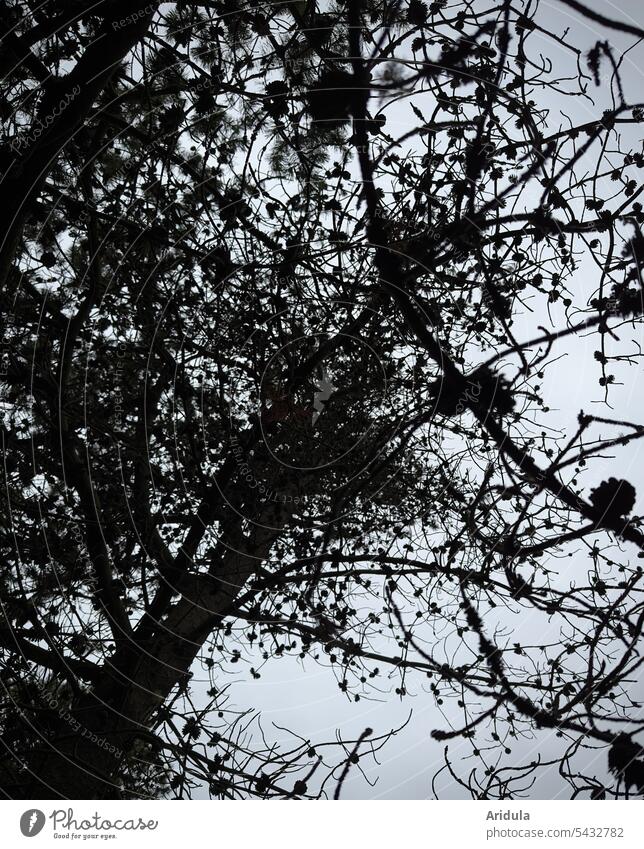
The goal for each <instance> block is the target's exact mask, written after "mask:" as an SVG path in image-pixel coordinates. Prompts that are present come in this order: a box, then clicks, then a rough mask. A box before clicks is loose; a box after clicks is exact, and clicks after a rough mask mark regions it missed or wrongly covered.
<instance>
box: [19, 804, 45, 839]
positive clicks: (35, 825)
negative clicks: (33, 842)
mask: <svg viewBox="0 0 644 849" xmlns="http://www.w3.org/2000/svg"><path fill="white" fill-rule="evenodd" d="M44 824H45V815H44V814H43V812H42V811H39V810H38V808H31V809H30V810H28V811H25V812H24V814H23V815H22V816H21V817H20V831H21V832H22V833H23V834H24V836H25V837H35V836H36V835H37V834H40V832H41V831H42V829H43V826H44Z"/></svg>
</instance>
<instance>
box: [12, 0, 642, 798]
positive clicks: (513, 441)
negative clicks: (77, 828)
mask: <svg viewBox="0 0 644 849" xmlns="http://www.w3.org/2000/svg"><path fill="white" fill-rule="evenodd" d="M560 5H561V6H562V8H563V7H564V6H565V7H568V11H569V13H570V16H571V20H575V21H577V23H578V24H579V27H580V30H579V31H580V32H583V38H579V37H578V36H576V35H575V34H573V33H571V32H568V31H566V32H563V33H562V32H559V31H555V30H554V29H553V28H552V25H551V22H550V20H549V15H548V10H547V9H545V8H541V7H540V4H539V3H538V2H536V0H517V2H514V3H511V2H510V0H491V2H486V3H483V2H481V3H477V2H465V0H462V2H461V1H460V0H459V2H451V3H448V2H447V0H435V2H427V3H425V2H419V0H410V2H392V3H389V2H380V0H347V2H344V0H341V2H329V3H324V4H323V3H318V4H316V3H315V2H309V3H307V4H302V3H296V4H289V3H275V4H269V5H265V4H260V3H256V2H249V3H246V2H242V0H221V2H219V0H212V2H194V3H193V2H176V3H163V4H159V3H155V2H150V3H148V4H147V5H143V4H141V6H140V7H138V6H137V4H132V3H131V2H121V0H103V2H98V3H83V2H76V0H74V2H69V0H67V2H53V0H52V2H44V3H41V2H31V0H15V2H3V3H0V22H1V33H2V44H3V54H2V74H3V99H2V112H3V121H4V129H3V134H2V139H1V147H0V168H1V171H2V178H1V179H2V190H3V192H2V197H3V200H2V205H1V206H0V240H1V247H0V285H1V287H2V307H3V309H2V374H1V375H0V378H1V383H0V387H1V389H2V411H3V421H2V452H3V463H4V469H3V471H4V485H3V487H2V496H1V497H2V513H1V518H0V546H1V547H2V567H1V572H0V575H1V582H2V583H1V589H0V592H1V596H0V598H1V619H0V658H1V662H2V689H1V696H0V728H1V730H2V737H1V742H2V747H1V749H0V788H1V789H2V792H3V793H4V795H5V796H7V797H10V798H131V797H139V796H151V797H163V796H171V797H189V796H190V795H191V794H193V793H194V792H195V788H206V789H208V790H209V792H210V794H211V795H212V796H213V797H230V798H238V797H249V796H259V797H262V798H273V797H287V798H295V797H297V798H303V797H304V798H311V797H312V798H316V797H319V796H330V797H335V798H338V797H339V795H340V793H341V791H342V788H343V786H344V785H345V781H346V779H347V777H348V775H349V774H350V772H351V771H352V770H353V769H356V770H357V769H360V768H361V765H362V764H363V763H364V762H365V760H366V759H368V758H370V757H373V756H374V755H375V754H376V753H377V751H378V750H379V749H380V748H381V747H382V746H384V745H386V744H388V745H394V743H393V742H389V738H390V737H391V736H392V734H394V733H395V732H392V731H391V729H389V728H387V729H382V728H381V729H379V728H373V729H365V731H364V732H363V733H362V734H361V735H359V736H358V737H356V738H354V739H346V738H345V737H343V736H342V735H341V734H339V735H338V738H337V739H335V740H333V741H325V740H312V739H309V737H308V733H307V729H306V728H305V727H304V728H294V729H292V730H291V732H292V740H293V743H292V745H291V746H290V747H289V746H285V745H282V746H281V747H280V746H277V745H276V743H275V742H274V741H272V740H271V739H270V735H269V736H267V732H265V729H264V728H263V726H262V725H261V723H260V719H261V718H260V717H258V715H257V712H256V710H255V709H254V708H253V706H252V705H250V706H248V707H247V708H243V707H242V708H240V707H239V704H238V696H236V695H235V686H234V682H233V681H232V679H230V675H231V673H232V672H236V671H238V670H239V669H244V671H245V672H246V674H247V676H248V677H250V678H252V679H258V678H260V677H261V676H262V670H263V668H264V667H265V665H267V664H273V663H279V659H280V658H281V657H284V656H287V655H290V656H293V657H299V658H301V659H303V660H310V661H311V662H313V661H317V662H319V663H321V664H324V665H328V666H330V667H331V668H332V669H333V670H334V672H335V676H336V678H337V683H338V686H339V687H340V689H341V691H342V692H343V693H345V694H346V696H347V698H349V699H352V700H355V701H356V702H358V701H360V700H361V699H363V698H368V697H369V695H370V693H372V692H374V691H377V692H378V693H379V694H380V697H382V693H383V692H385V693H390V694H391V698H397V699H408V698H409V697H410V696H411V695H415V696H416V697H417V699H418V698H422V700H423V701H427V700H432V701H435V702H436V703H437V705H439V706H443V710H445V711H446V715H447V717H448V719H446V720H445V721H444V722H441V727H439V728H434V729H419V732H418V733H419V734H421V733H429V731H431V732H432V734H433V736H434V738H435V739H436V740H439V741H440V740H444V741H447V743H446V747H445V749H444V758H445V759H444V766H442V767H441V765H440V764H439V765H438V767H437V768H436V769H437V771H438V772H439V773H440V772H442V770H445V771H447V772H448V773H449V775H451V777H452V778H453V780H455V781H457V782H459V784H461V785H462V787H463V788H465V789H466V791H467V792H468V793H471V794H472V796H474V797H476V798H510V797H513V796H517V795H520V794H521V793H527V792H530V787H531V786H532V783H533V782H534V781H535V780H537V779H538V777H539V774H540V770H541V769H542V768H546V767H551V766H552V765H553V764H557V765H558V768H559V773H560V775H561V780H562V782H568V784H569V785H570V788H571V789H570V793H571V795H572V796H575V797H576V796H586V797H591V798H603V797H606V796H623V795H628V794H630V795H631V796H633V795H634V794H635V795H637V794H639V795H642V793H644V779H643V778H642V770H643V766H642V764H643V762H644V758H643V757H642V755H641V748H640V745H639V743H638V740H637V737H636V735H637V734H638V733H640V732H641V731H642V730H644V724H643V722H642V719H641V710H640V705H639V704H638V702H637V699H638V692H639V691H640V690H639V689H638V682H639V685H640V687H641V671H640V666H641V657H640V654H641V645H642V639H641V638H642V628H643V626H644V606H643V602H642V567H641V565H640V563H639V561H640V560H641V558H642V557H644V535H643V533H642V531H641V520H640V518H639V517H638V516H637V515H636V514H635V512H634V511H635V510H636V504H637V502H636V499H637V493H636V487H635V486H634V485H633V484H632V483H631V482H629V481H628V480H626V479H624V475H627V474H628V464H627V457H628V455H627V453H626V452H627V451H628V450H629V449H630V448H632V447H633V445H636V444H637V440H639V439H640V438H641V437H642V436H643V435H644V426H642V425H640V424H638V423H634V422H631V421H625V420H624V418H623V416H620V415H619V414H618V413H616V412H614V411H613V403H614V402H613V399H614V398H617V399H618V400H619V394H618V393H617V394H616V391H617V390H618V389H619V386H618V384H619V382H620V380H623V379H624V377H625V376H626V377H627V378H628V376H629V375H630V373H631V372H630V370H629V366H635V367H636V366H637V365H638V364H639V357H640V354H639V347H638V345H637V334H638V333H639V329H640V326H641V315H642V309H643V306H642V289H641V287H642V268H643V265H644V248H643V245H644V237H643V236H642V233H641V226H642V223H643V222H644V213H643V211H642V205H641V203H640V201H639V200H638V198H639V196H640V194H641V192H642V188H643V187H641V186H639V183H638V173H639V169H641V168H642V167H643V166H644V151H643V150H642V145H641V142H639V141H637V142H635V141H633V139H635V138H636V137H637V132H638V129H639V125H640V124H641V122H642V121H643V120H644V103H641V102H638V101H637V100H633V99H632V93H631V92H630V91H629V85H628V82H629V81H628V78H627V77H624V79H623V78H622V77H623V67H624V66H623V57H622V55H621V54H620V52H619V50H618V49H617V48H616V47H615V46H613V45H612V43H611V39H613V36H614V35H617V34H619V36H620V38H622V39H623V38H625V37H627V36H628V37H631V36H635V37H642V36H644V32H642V31H641V30H640V29H639V28H638V27H637V26H635V25H634V24H633V22H629V21H627V20H624V21H621V20H617V19H615V20H613V19H612V18H610V17H607V16H605V15H603V14H598V13H594V12H592V11H590V10H587V9H586V8H585V5H584V4H583V3H577V2H573V0H561V4H560ZM582 24H583V25H584V27H583V28H582ZM586 24H588V25H589V26H591V27H592V28H594V30H595V32H596V34H597V37H596V38H591V37H590V36H589V35H588V33H589V31H590V30H589V29H587V28H586V27H585V25H586ZM585 40H587V41H588V43H587V44H586V43H584V41H585ZM629 43H630V42H629ZM577 104H581V105H582V106H583V109H582V108H581V106H580V107H578V106H577ZM571 115H572V116H573V117H571ZM575 115H577V117H575ZM577 118H578V120H577ZM581 278H583V285H582V284H581V283H580V279H581ZM589 339H590V340H592V344H593V349H594V354H593V355H590V356H588V351H589V349H588V347H587V346H588V340H589ZM571 346H572V347H571ZM563 350H565V351H572V352H573V356H575V357H576V360H575V366H574V367H573V369H569V371H568V373H567V374H566V376H565V377H563V378H562V374H564V372H562V371H561V366H560V362H561V360H560V355H561V352H562V351H563ZM575 351H576V353H575ZM575 369H576V370H577V372H578V373H581V371H582V370H583V371H584V373H587V372H590V373H593V374H595V372H596V374H595V378H594V379H595V381H598V382H599V386H600V389H601V393H602V394H601V397H600V398H598V399H597V400H598V401H599V402H600V404H595V405H594V406H593V409H592V413H591V412H589V411H587V410H583V411H581V412H579V415H578V416H577V418H576V424H575V426H574V427H573V428H572V429H570V428H569V427H568V421H567V420H565V416H564V417H563V418H562V414H561V412H558V411H556V410H550V409H549V407H548V404H547V402H546V401H545V400H544V399H545V398H547V397H548V395H549V391H550V387H552V386H553V385H554V384H556V383H557V382H558V381H560V380H562V379H569V380H574V379H575V377H574V370H575ZM564 412H566V413H569V412H570V411H564ZM575 415H576V411H575ZM607 457H609V458H610V470H611V471H610V475H609V474H604V472H605V469H606V465H605V464H606V458H607ZM625 458H626V459H625ZM518 612H519V613H520V614H521V618H520V619H518V618H517V613H518ZM517 622H519V623H520V624H519V625H517ZM523 623H529V627H528V624H526V626H525V630H524V629H523ZM204 679H207V680H208V683H206V684H204V683H203V680H204ZM195 681H198V683H195ZM411 721H412V722H413V721H414V720H413V718H412V720H411ZM448 723H451V725H452V727H451V728H449V727H447V725H448ZM546 735H547V736H548V737H551V736H553V735H555V740H556V745H557V750H556V753H555V754H554V755H553V758H554V760H553V759H552V758H551V759H548V758H543V759H541V760H539V759H535V758H534V756H533V755H530V754H528V755H527V756H526V757H525V758H523V755H522V754H521V743H522V741H523V740H531V739H533V738H535V737H536V738H537V739H541V738H544V737H545V736H546ZM457 738H460V739H459V740H458V744H459V745H458V746H456V748H454V744H453V743H452V742H451V741H453V740H456V739H457ZM437 748H439V746H438V744H437ZM597 748H599V749H601V750H602V758H601V766H598V763H597V761H596V760H595V759H594V755H593V757H592V758H590V757H588V753H589V752H592V751H593V750H594V749H597ZM553 751H554V749H553ZM439 787H440V778H438V780H437V784H436V788H437V789H436V793H437V795H441V793H440V789H439Z"/></svg>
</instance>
